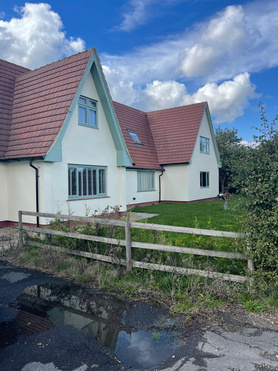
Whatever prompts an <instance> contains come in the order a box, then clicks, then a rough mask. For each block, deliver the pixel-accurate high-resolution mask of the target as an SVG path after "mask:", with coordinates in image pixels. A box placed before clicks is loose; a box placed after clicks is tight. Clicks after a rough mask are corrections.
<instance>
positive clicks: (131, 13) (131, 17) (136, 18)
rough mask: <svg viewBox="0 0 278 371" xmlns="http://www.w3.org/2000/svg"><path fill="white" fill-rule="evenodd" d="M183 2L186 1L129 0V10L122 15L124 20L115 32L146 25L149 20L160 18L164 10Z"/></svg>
mask: <svg viewBox="0 0 278 371" xmlns="http://www.w3.org/2000/svg"><path fill="white" fill-rule="evenodd" d="M181 1H184V0H164V1H160V0H129V1H128V3H127V8H128V10H127V11H125V12H124V13H123V15H122V17H123V18H124V19H123V21H122V22H121V24H120V25H118V26H116V27H115V28H114V30H115V29H116V30H121V31H132V30H134V29H135V28H138V27H139V26H142V25H144V24H146V23H147V22H148V21H149V19H151V18H153V17H157V16H159V14H160V12H163V10H162V9H163V8H167V7H169V6H173V5H176V4H177V3H179V2H181Z"/></svg>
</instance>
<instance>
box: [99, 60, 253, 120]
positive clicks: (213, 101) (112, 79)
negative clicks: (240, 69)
mask: <svg viewBox="0 0 278 371" xmlns="http://www.w3.org/2000/svg"><path fill="white" fill-rule="evenodd" d="M104 72H105V75H106V77H107V80H108V82H109V86H110V87H111V86H112V88H111V94H112V98H113V99H114V100H116V101H118V102H121V103H124V104H127V105H132V106H134V107H136V108H138V109H141V110H143V111H153V110H159V109H163V108H171V107H176V106H181V105H187V104H194V103H200V102H205V101H207V102H208V104H209V108H210V112H211V114H212V116H213V117H214V120H213V121H214V123H215V124H220V123H223V122H231V121H233V120H234V119H235V118H237V117H239V116H242V115H243V114H244V109H245V108H246V107H248V105H249V99H253V98H257V97H259V95H258V94H256V93H255V88H256V87H255V85H253V84H252V83H251V81H250V75H249V74H248V73H244V74H240V75H237V76H235V78H234V79H233V80H229V81H224V82H223V83H222V84H219V85H217V84H216V83H207V84H205V85H204V86H203V87H201V88H199V89H198V90H197V92H196V93H193V94H189V93H188V91H187V88H186V86H185V85H184V84H183V83H179V82H177V81H173V80H168V81H158V80H155V81H153V82H152V83H149V84H147V85H146V87H144V88H141V87H138V86H137V87H136V86H134V85H133V84H132V83H129V84H127V83H125V82H124V81H123V80H121V77H120V74H118V73H117V72H116V71H112V72H111V71H109V69H107V67H105V69H104ZM107 72H108V73H107Z"/></svg>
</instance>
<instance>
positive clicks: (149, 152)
mask: <svg viewBox="0 0 278 371" xmlns="http://www.w3.org/2000/svg"><path fill="white" fill-rule="evenodd" d="M113 105H114V108H115V112H116V115H117V118H118V121H119V123H120V127H121V129H122V134H123V137H124V140H125V142H126V145H127V148H128V151H129V153H130V156H131V158H132V162H133V167H134V168H136V169H142V168H143V169H161V166H160V164H159V162H158V158H157V153H156V149H155V146H154V141H153V137H152V133H151V130H150V126H149V122H148V118H147V114H146V113H145V112H142V111H139V110H137V109H135V108H132V107H128V106H125V105H124V104H121V103H118V102H113ZM128 130H131V131H135V132H136V133H137V135H138V137H139V138H140V140H141V142H142V144H135V143H134V141H133V140H132V138H131V136H130V134H129V132H128Z"/></svg>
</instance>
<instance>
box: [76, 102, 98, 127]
mask: <svg viewBox="0 0 278 371" xmlns="http://www.w3.org/2000/svg"><path fill="white" fill-rule="evenodd" d="M78 123H79V124H80V125H85V126H89V127H93V128H97V102H96V101H95V100H92V99H89V98H86V97H82V96H81V97H80V98H79V100H78Z"/></svg>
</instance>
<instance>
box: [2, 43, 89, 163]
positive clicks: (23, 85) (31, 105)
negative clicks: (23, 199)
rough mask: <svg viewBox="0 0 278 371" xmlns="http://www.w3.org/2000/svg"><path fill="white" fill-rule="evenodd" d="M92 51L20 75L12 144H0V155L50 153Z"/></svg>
mask: <svg viewBox="0 0 278 371" xmlns="http://www.w3.org/2000/svg"><path fill="white" fill-rule="evenodd" d="M91 53H92V49H89V50H86V51H85V52H82V53H79V54H75V55H73V56H70V57H67V58H65V59H62V60H60V61H57V62H54V63H51V64H49V65H46V66H44V67H41V68H38V69H37V70H34V71H26V70H25V73H23V74H19V76H17V77H16V79H15V84H14V99H13V113H12V120H11V121H10V118H9V120H8V121H10V125H11V127H10V138H9V145H8V148H5V146H2V148H1V147H0V148H1V151H2V156H1V157H0V159H14V158H16V159H20V158H29V157H32V158H35V157H40V156H45V155H46V153H47V151H48V150H49V148H50V146H51V145H52V143H53V141H54V140H55V138H56V136H57V135H58V133H59V131H60V129H61V126H62V124H63V122H64V120H65V118H66V115H67V113H68V111H69V108H70V105H71V103H72V100H73V98H74V96H75V93H76V90H77V88H78V86H79V83H80V81H81V78H82V76H83V73H84V71H85V69H86V66H87V63H88V61H89V58H90V55H91ZM6 65H7V70H8V71H9V72H10V71H12V70H13V65H12V64H10V63H8V62H6ZM1 127H2V122H1ZM4 151H5V154H4V155H3V152H4Z"/></svg>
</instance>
